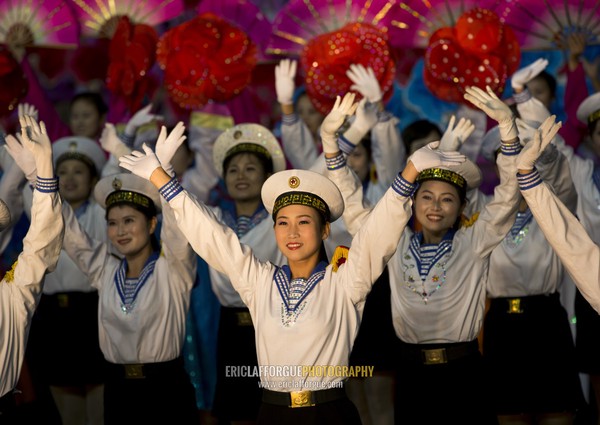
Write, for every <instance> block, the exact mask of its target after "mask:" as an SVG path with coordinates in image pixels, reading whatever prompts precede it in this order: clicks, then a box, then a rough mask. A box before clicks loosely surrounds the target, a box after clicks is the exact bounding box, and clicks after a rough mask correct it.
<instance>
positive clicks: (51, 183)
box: [35, 176, 58, 193]
mask: <svg viewBox="0 0 600 425" xmlns="http://www.w3.org/2000/svg"><path fill="white" fill-rule="evenodd" d="M35 188H36V189H37V190H39V191H40V192H44V193H53V192H58V177H53V178H51V179H45V178H43V177H40V176H37V179H36V182H35Z"/></svg>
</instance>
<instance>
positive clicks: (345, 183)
mask: <svg viewBox="0 0 600 425" xmlns="http://www.w3.org/2000/svg"><path fill="white" fill-rule="evenodd" d="M327 177H329V178H330V179H331V181H333V182H334V183H335V184H336V186H337V187H338V189H339V190H340V192H341V193H342V197H343V198H344V215H343V216H342V218H343V220H344V224H345V225H346V229H347V230H348V233H350V235H352V236H354V235H356V234H357V233H358V231H359V229H360V228H361V227H362V226H363V224H364V223H365V222H366V220H367V218H368V216H369V214H370V213H371V210H372V207H370V206H369V205H368V201H367V200H366V199H365V197H364V196H363V186H362V184H361V182H360V180H359V178H358V176H357V175H356V174H355V173H354V172H353V171H352V170H351V169H350V167H348V166H344V167H341V168H339V169H337V170H328V172H327Z"/></svg>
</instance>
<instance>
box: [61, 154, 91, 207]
mask: <svg viewBox="0 0 600 425" xmlns="http://www.w3.org/2000/svg"><path fill="white" fill-rule="evenodd" d="M56 175H57V176H58V178H59V187H58V190H59V192H60V196H61V197H62V198H63V199H64V200H65V201H66V202H68V203H69V204H70V205H71V207H72V208H73V209H76V208H77V207H79V206H80V205H81V204H83V203H84V202H85V201H86V200H87V199H88V198H89V196H90V193H91V191H92V188H93V187H94V184H95V183H96V177H95V176H92V171H91V170H90V167H89V166H88V165H87V164H85V163H84V162H82V161H80V160H78V159H65V160H63V161H60V163H59V164H58V167H56Z"/></svg>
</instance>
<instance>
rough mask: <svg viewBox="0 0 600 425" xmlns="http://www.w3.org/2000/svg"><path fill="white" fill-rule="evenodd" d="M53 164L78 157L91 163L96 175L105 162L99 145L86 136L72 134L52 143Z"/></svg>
mask: <svg viewBox="0 0 600 425" xmlns="http://www.w3.org/2000/svg"><path fill="white" fill-rule="evenodd" d="M52 157H53V159H54V164H55V165H56V164H58V162H59V161H63V160H65V159H78V160H80V161H83V162H87V163H88V164H90V165H92V166H93V167H94V168H95V169H96V172H97V174H98V175H100V174H101V173H102V167H104V164H105V163H106V154H105V153H104V150H102V148H101V147H100V145H99V144H98V143H96V142H94V141H93V140H92V139H89V138H87V137H80V136H72V137H63V138H61V139H58V140H57V141H56V142H54V143H53V144H52Z"/></svg>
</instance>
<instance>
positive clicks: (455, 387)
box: [394, 340, 498, 425]
mask: <svg viewBox="0 0 600 425" xmlns="http://www.w3.org/2000/svg"><path fill="white" fill-rule="evenodd" d="M394 422H395V423H396V424H397V425H405V424H419V425H438V424H461V425H488V424H489V425H496V424H497V423H498V421H497V418H496V415H495V414H494V412H493V409H492V406H491V404H490V397H489V393H488V391H487V389H486V383H485V377H484V374H483V361H482V358H481V354H480V353H479V350H478V346H477V341H476V340H475V341H470V342H460V343H452V344H407V343H404V342H402V341H401V342H400V343H399V356H398V364H397V374H396V394H395V402H394Z"/></svg>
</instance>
